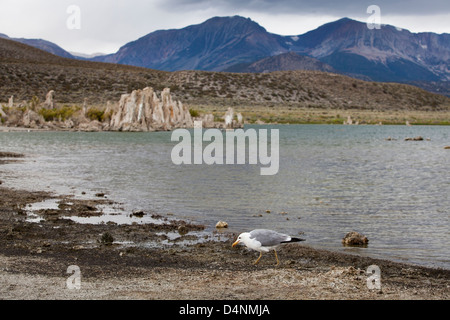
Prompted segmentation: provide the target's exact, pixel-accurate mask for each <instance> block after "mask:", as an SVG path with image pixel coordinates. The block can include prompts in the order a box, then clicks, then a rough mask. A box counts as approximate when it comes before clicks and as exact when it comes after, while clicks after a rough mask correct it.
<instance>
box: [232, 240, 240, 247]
mask: <svg viewBox="0 0 450 320" xmlns="http://www.w3.org/2000/svg"><path fill="white" fill-rule="evenodd" d="M240 241H241V240H236V242H235V243H233V244H232V245H231V246H232V247H233V248H234V247H236V246H237V244H238V243H239V242H240Z"/></svg>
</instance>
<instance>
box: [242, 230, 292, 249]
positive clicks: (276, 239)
mask: <svg viewBox="0 0 450 320" xmlns="http://www.w3.org/2000/svg"><path fill="white" fill-rule="evenodd" d="M250 239H255V240H257V241H259V242H260V243H261V245H262V246H264V247H274V246H278V245H280V244H281V243H282V242H284V241H290V240H291V237H290V236H288V235H286V234H282V233H278V232H276V231H273V230H265V229H257V230H253V231H251V232H250Z"/></svg>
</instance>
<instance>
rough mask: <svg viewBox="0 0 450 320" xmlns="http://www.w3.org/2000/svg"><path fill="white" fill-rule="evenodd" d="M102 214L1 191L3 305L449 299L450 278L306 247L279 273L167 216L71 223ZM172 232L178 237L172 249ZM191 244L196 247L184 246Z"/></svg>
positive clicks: (65, 201) (86, 205) (92, 203)
mask: <svg viewBox="0 0 450 320" xmlns="http://www.w3.org/2000/svg"><path fill="white" fill-rule="evenodd" d="M0 172H1V170H0ZM51 198H56V199H57V200H58V202H59V207H58V209H47V210H41V211H39V212H36V213H37V214H38V216H39V217H40V222H38V223H31V222H28V221H27V219H28V218H29V216H28V211H27V208H28V204H30V203H36V202H40V201H43V200H46V199H51ZM99 205H113V202H112V201H111V200H109V199H105V198H104V197H103V198H100V197H99V198H96V199H91V200H76V199H73V198H72V197H63V196H58V197H56V196H54V195H52V194H49V193H47V192H29V191H21V190H12V189H9V188H6V187H5V186H4V185H2V186H0V299H6V300H9V299H106V300H116V299H153V300H155V299H156V300H163V299H164V300H173V299H176V300H197V299H202V300H212V299H219V300H234V299H250V300H254V299H255V300H256V299H262V300H269V299H270V300H297V299H355V300H356V299H370V300H372V299H449V298H450V270H442V269H431V268H424V267H419V266H413V265H408V264H401V263H395V262H391V261H387V260H379V259H371V258H367V257H360V256H356V255H350V254H343V253H336V252H332V251H326V250H317V249H313V248H311V247H309V246H308V244H307V243H306V244H305V243H302V244H301V245H299V244H289V245H286V246H284V247H283V248H281V249H280V251H279V257H280V260H281V265H280V266H278V267H276V266H274V263H275V258H274V256H273V254H267V255H265V256H263V259H262V260H261V262H260V264H259V265H257V266H254V265H253V261H254V260H255V259H256V258H257V256H258V253H256V252H254V251H249V250H247V249H246V248H244V247H236V248H232V247H231V244H232V242H233V241H234V239H235V237H236V236H237V235H236V234H233V233H231V232H226V231H225V232H223V233H222V234H221V236H220V237H221V240H220V241H219V240H216V241H195V240H196V239H197V237H198V236H197V232H199V231H202V230H204V228H205V226H201V225H195V224H190V223H188V222H184V221H178V220H173V219H172V218H171V217H163V216H158V215H153V217H154V218H155V219H156V220H158V221H159V222H158V223H154V224H152V223H150V224H145V225H140V224H134V225H118V224H115V223H107V224H98V225H91V224H89V225H88V224H83V225H82V224H78V223H75V222H73V221H72V220H69V219H68V218H67V217H70V216H83V217H86V216H95V215H101V214H102V212H101V211H100V210H98V206H99ZM141 214H144V215H151V213H141ZM38 220H39V219H38ZM169 233H172V234H173V233H178V234H179V237H178V238H177V239H176V240H173V241H172V240H171V238H170V237H169ZM108 236H112V237H113V240H114V242H113V243H112V244H110V243H109V241H110V240H111V239H110V237H108ZM185 240H189V241H193V242H194V243H195V244H191V245H185V244H182V242H183V241H185ZM162 242H164V243H168V244H170V245H168V244H166V245H162V244H161V243H162ZM371 265H377V266H378V267H379V268H380V270H381V279H380V280H381V281H380V284H381V289H380V290H379V289H377V288H375V289H370V288H369V287H368V285H367V278H368V275H367V274H366V270H367V268H368V267H369V266H371ZM69 266H76V267H77V268H78V270H79V275H80V277H79V279H80V280H81V282H80V289H76V288H75V289H73V286H74V285H76V284H77V282H75V281H74V278H75V277H77V276H78V273H74V274H73V273H67V270H68V267H69ZM68 280H69V283H68Z"/></svg>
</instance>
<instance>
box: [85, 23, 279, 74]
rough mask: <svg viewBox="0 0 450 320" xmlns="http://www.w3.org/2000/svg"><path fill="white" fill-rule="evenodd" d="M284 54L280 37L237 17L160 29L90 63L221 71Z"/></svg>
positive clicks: (168, 69)
mask: <svg viewBox="0 0 450 320" xmlns="http://www.w3.org/2000/svg"><path fill="white" fill-rule="evenodd" d="M286 51H288V45H287V44H286V43H285V40H284V37H282V36H278V35H275V34H271V33H269V32H267V31H266V29H264V28H263V27H261V26H260V25H259V24H257V23H256V22H254V21H252V20H250V19H246V18H243V17H239V16H234V17H215V18H212V19H209V20H207V21H205V22H203V23H201V24H198V25H193V26H189V27H186V28H183V29H178V30H177V29H173V30H160V31H155V32H153V33H150V34H148V35H146V36H144V37H142V38H140V39H138V40H136V41H133V42H130V43H128V44H126V45H125V46H123V47H122V48H120V49H119V51H118V52H117V53H115V54H112V55H107V56H103V57H96V58H94V59H92V60H93V61H101V62H112V63H120V64H127V65H135V66H140V67H146V68H153V69H158V70H165V71H177V70H209V71H222V70H224V69H226V68H228V67H230V66H232V65H235V64H238V63H246V62H253V61H255V60H258V59H261V58H265V57H268V56H272V55H276V54H279V53H282V52H286Z"/></svg>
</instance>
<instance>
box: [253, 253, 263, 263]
mask: <svg viewBox="0 0 450 320" xmlns="http://www.w3.org/2000/svg"><path fill="white" fill-rule="evenodd" d="M261 257H262V252H260V253H259V258H258V260H256V261H255V263H254V265H257V264H258V262H259V260H261Z"/></svg>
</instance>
